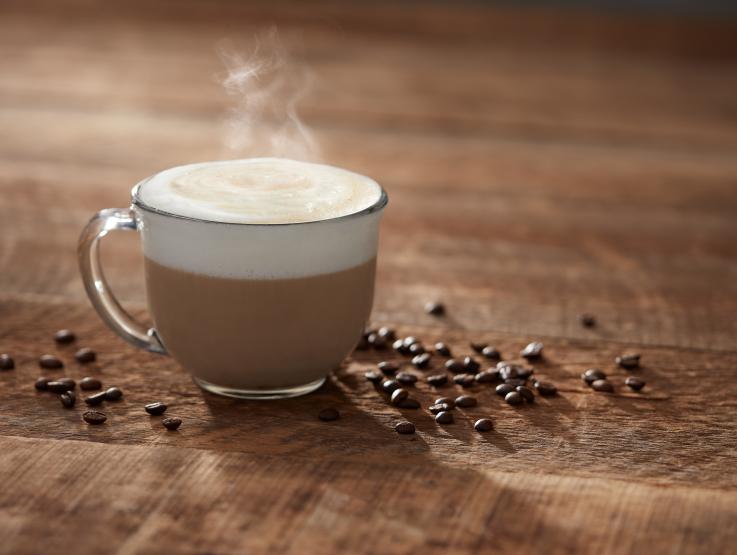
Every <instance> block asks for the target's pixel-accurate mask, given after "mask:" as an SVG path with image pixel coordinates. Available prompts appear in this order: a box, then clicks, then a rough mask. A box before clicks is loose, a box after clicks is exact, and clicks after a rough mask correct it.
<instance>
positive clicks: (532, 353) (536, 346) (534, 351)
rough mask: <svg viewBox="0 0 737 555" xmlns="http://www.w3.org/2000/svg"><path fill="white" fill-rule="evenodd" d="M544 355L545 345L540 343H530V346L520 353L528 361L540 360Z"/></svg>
mask: <svg viewBox="0 0 737 555" xmlns="http://www.w3.org/2000/svg"><path fill="white" fill-rule="evenodd" d="M542 354H543V344H542V343H540V342H539V341H533V342H532V343H528V345H527V346H526V347H525V348H524V349H522V351H520V356H521V357H522V358H527V359H534V358H540V357H541V356H542Z"/></svg>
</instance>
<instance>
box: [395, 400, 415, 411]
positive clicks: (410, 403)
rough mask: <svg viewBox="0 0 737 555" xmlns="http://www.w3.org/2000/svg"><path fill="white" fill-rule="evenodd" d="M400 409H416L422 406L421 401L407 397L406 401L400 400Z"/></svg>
mask: <svg viewBox="0 0 737 555" xmlns="http://www.w3.org/2000/svg"><path fill="white" fill-rule="evenodd" d="M397 406H398V407H399V408H400V409H411V410H416V409H419V408H420V402H419V401H418V400H417V399H412V398H409V399H405V400H404V401H400V403H399V404H398V405H397Z"/></svg>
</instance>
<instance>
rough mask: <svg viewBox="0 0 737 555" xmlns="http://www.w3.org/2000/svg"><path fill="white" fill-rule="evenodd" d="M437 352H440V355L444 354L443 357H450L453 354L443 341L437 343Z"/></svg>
mask: <svg viewBox="0 0 737 555" xmlns="http://www.w3.org/2000/svg"><path fill="white" fill-rule="evenodd" d="M435 352H436V353H437V354H439V355H440V356H443V357H449V356H451V354H450V347H448V346H447V345H446V344H445V343H443V342H438V343H435Z"/></svg>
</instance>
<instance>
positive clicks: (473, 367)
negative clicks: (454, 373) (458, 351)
mask: <svg viewBox="0 0 737 555" xmlns="http://www.w3.org/2000/svg"><path fill="white" fill-rule="evenodd" d="M479 368H481V365H480V364H479V363H478V362H476V359H474V358H473V357H463V371H464V372H468V373H469V374H475V373H476V372H478V371H479Z"/></svg>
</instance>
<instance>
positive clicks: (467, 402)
mask: <svg viewBox="0 0 737 555" xmlns="http://www.w3.org/2000/svg"><path fill="white" fill-rule="evenodd" d="M476 405H478V401H477V400H476V397H471V396H470V395H461V396H460V397H456V400H455V406H457V407H461V408H462V409H466V408H469V407H475V406H476Z"/></svg>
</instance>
